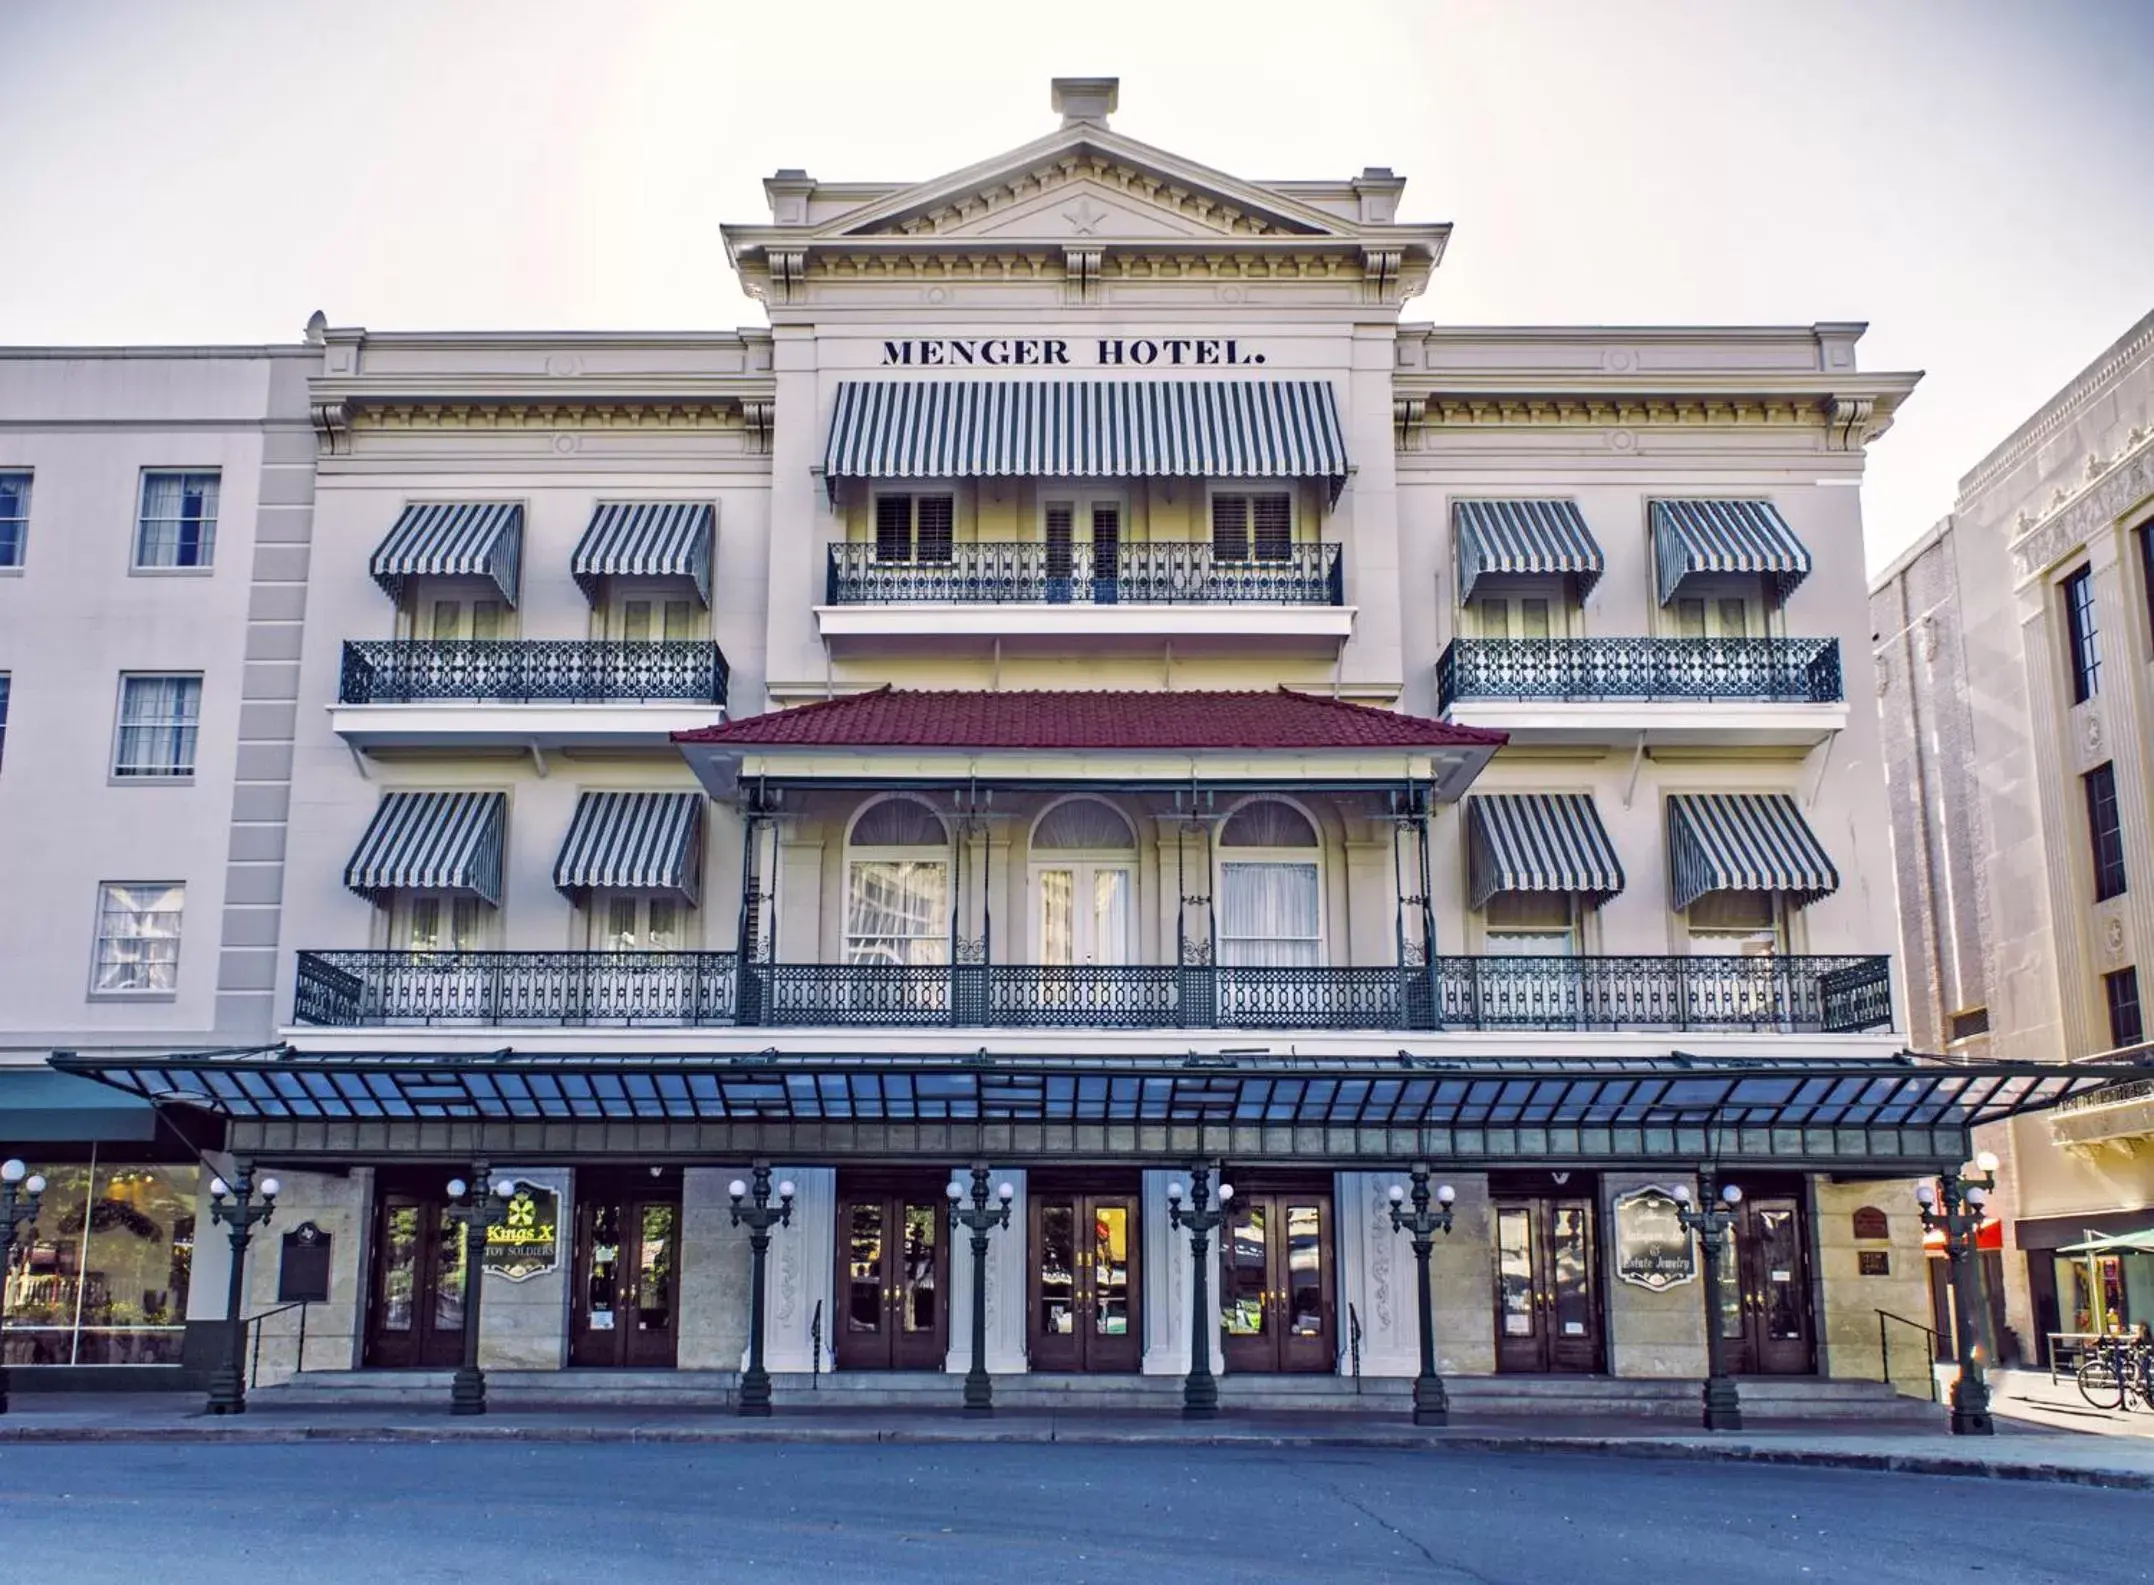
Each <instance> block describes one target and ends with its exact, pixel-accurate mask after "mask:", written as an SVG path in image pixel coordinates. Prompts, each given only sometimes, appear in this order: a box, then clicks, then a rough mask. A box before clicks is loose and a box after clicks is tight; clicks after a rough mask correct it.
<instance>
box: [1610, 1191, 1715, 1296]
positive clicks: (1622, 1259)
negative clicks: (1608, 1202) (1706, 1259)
mask: <svg viewBox="0 0 2154 1585" xmlns="http://www.w3.org/2000/svg"><path fill="white" fill-rule="evenodd" d="M1680 1210H1681V1207H1680V1206H1679V1205H1678V1204H1677V1203H1676V1199H1675V1196H1674V1195H1672V1194H1670V1193H1669V1192H1668V1191H1667V1190H1666V1189H1663V1188H1659V1187H1654V1186H1649V1187H1646V1188H1643V1189H1633V1190H1632V1191H1631V1192H1630V1193H1628V1194H1619V1195H1617V1196H1616V1201H1615V1263H1616V1275H1617V1276H1618V1277H1620V1278H1622V1280H1623V1281H1625V1282H1628V1283H1631V1284H1633V1285H1634V1286H1636V1287H1640V1288H1649V1289H1651V1290H1652V1291H1653V1292H1655V1293H1661V1292H1664V1291H1665V1290H1667V1289H1669V1288H1673V1287H1675V1286H1676V1285H1677V1284H1679V1283H1685V1282H1690V1281H1693V1280H1694V1279H1695V1278H1696V1277H1697V1275H1698V1262H1697V1255H1696V1252H1695V1251H1694V1249H1693V1248H1692V1245H1691V1242H1690V1232H1689V1230H1688V1229H1687V1228H1685V1227H1684V1226H1683V1223H1682V1218H1681V1217H1680V1216H1679V1215H1678V1214H1677V1213H1678V1212H1679V1211H1680Z"/></svg>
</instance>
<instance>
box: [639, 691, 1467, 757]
mask: <svg viewBox="0 0 2154 1585" xmlns="http://www.w3.org/2000/svg"><path fill="white" fill-rule="evenodd" d="M673 740H674V741H675V742H676V743H682V744H703V745H707V746H720V747H737V748H764V749H785V748H852V749H863V748H920V749H1014V750H1040V751H1057V750H1060V751H1064V752H1087V753H1096V752H1100V751H1103V750H1105V751H1114V750H1121V751H1124V752H1132V753H1143V752H1159V751H1170V752H1171V751H1177V750H1187V749H1210V750H1237V749H1239V750H1250V751H1264V750H1287V751H1293V750H1315V749H1328V750H1349V751H1351V750H1356V749H1361V750H1385V749H1403V750H1412V751H1422V752H1426V751H1428V750H1432V749H1494V748H1500V747H1501V746H1502V745H1503V744H1504V742H1505V741H1506V740H1507V737H1506V734H1504V733H1502V732H1492V731H1488V730H1485V729H1482V728H1478V727H1466V726H1452V725H1450V724H1449V723H1447V722H1443V721H1431V720H1429V719H1427V718H1426V717H1423V716H1412V715H1400V714H1398V713H1397V712H1396V711H1392V710H1379V709H1375V708H1373V707H1371V706H1369V705H1359V704H1347V703H1345V702H1343V701H1341V700H1337V699H1323V698H1318V697H1316V696H1315V695H1312V694H1305V693H1295V692H1293V691H1292V690H1291V689H1287V688H1280V689H1278V690H1276V691H1274V692H1264V691H1261V690H1254V689H1252V690H1249V691H1246V692H1233V693H1163V692H1162V693H1116V692H1098V693H1085V692H1053V693H1050V692H1037V693H1034V692H1011V693H983V692H954V691H953V692H925V691H913V690H909V689H906V690H901V689H896V688H890V687H883V688H878V689H876V690H875V691H874V692H872V693H862V694H854V695H852V696H851V697H849V698H844V699H830V700H825V701H823V702H821V703H817V704H807V705H800V706H798V707H796V708H794V709H791V710H774V711H771V712H770V713H768V714H766V715H757V716H749V717H747V718H745V719H743V720H739V721H729V722H726V723H725V724H724V725H722V726H713V727H702V728H699V729H697V730H695V731H690V732H676V733H674V734H673Z"/></svg>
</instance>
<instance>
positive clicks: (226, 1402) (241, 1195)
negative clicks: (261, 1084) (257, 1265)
mask: <svg viewBox="0 0 2154 1585" xmlns="http://www.w3.org/2000/svg"><path fill="white" fill-rule="evenodd" d="M232 1166H233V1168H234V1171H233V1173H232V1181H231V1182H230V1183H226V1182H225V1181H224V1179H222V1178H212V1179H210V1180H209V1219H210V1220H211V1221H212V1222H222V1223H224V1225H225V1228H226V1233H225V1236H226V1237H227V1238H229V1239H230V1240H231V1241H232V1272H231V1280H230V1282H229V1284H228V1285H227V1286H226V1288H225V1292H224V1359H223V1362H222V1363H220V1364H219V1365H218V1366H217V1368H216V1369H215V1370H214V1371H212V1372H211V1373H210V1378H209V1405H208V1408H209V1412H210V1413H211V1414H245V1413H246V1412H247V1378H246V1377H245V1375H243V1374H242V1373H241V1371H240V1368H239V1360H240V1345H241V1341H242V1339H241V1333H242V1332H243V1331H244V1329H245V1327H246V1323H245V1322H244V1321H242V1320H241V1319H240V1310H241V1308H242V1306H243V1305H244V1304H245V1301H246V1280H247V1242H248V1240H249V1239H251V1238H253V1237H254V1229H255V1227H256V1226H257V1225H258V1224H260V1223H263V1222H266V1221H268V1220H269V1219H270V1217H271V1216H272V1215H274V1214H275V1212H276V1209H277V1189H278V1183H277V1180H276V1179H275V1178H264V1179H263V1180H262V1184H261V1197H260V1198H259V1199H257V1198H256V1197H255V1184H254V1163H253V1162H251V1161H238V1160H235V1161H234V1162H233V1163H232Z"/></svg>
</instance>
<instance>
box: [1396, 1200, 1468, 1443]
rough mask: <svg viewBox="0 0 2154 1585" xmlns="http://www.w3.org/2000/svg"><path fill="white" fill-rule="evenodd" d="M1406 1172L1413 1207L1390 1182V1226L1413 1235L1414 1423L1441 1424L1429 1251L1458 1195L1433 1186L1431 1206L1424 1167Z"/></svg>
mask: <svg viewBox="0 0 2154 1585" xmlns="http://www.w3.org/2000/svg"><path fill="white" fill-rule="evenodd" d="M1407 1175H1408V1176H1409V1177H1410V1178H1412V1180H1413V1185H1414V1187H1413V1202H1414V1208H1413V1209H1412V1210H1411V1211H1408V1210H1407V1209H1406V1197H1407V1196H1406V1189H1405V1188H1404V1186H1402V1185H1400V1184H1396V1183H1394V1184H1393V1185H1392V1186H1391V1230H1392V1232H1394V1233H1412V1234H1413V1235H1414V1265H1415V1267H1416V1276H1417V1278H1418V1281H1417V1282H1416V1284H1415V1287H1416V1290H1417V1291H1418V1293H1419V1295H1420V1304H1421V1309H1420V1315H1421V1374H1420V1375H1418V1376H1416V1377H1415V1378H1414V1424H1415V1425H1444V1424H1446V1423H1448V1422H1449V1420H1450V1418H1451V1403H1450V1399H1449V1397H1448V1396H1447V1395H1446V1394H1445V1392H1444V1387H1443V1378H1442V1377H1441V1376H1439V1375H1437V1374H1436V1318H1435V1305H1434V1302H1433V1301H1432V1300H1431V1298H1430V1297H1429V1254H1430V1252H1431V1251H1432V1250H1434V1248H1435V1247H1436V1239H1435V1235H1436V1234H1438V1233H1448V1232H1450V1231H1451V1207H1452V1205H1453V1203H1454V1202H1455V1201H1456V1200H1457V1199H1458V1190H1456V1189H1454V1188H1452V1187H1451V1185H1450V1184H1448V1183H1446V1184H1444V1185H1442V1186H1441V1187H1440V1188H1438V1189H1437V1190H1436V1196H1435V1197H1436V1208H1435V1209H1434V1210H1431V1209H1430V1208H1429V1169H1428V1167H1427V1166H1426V1165H1425V1164H1424V1163H1422V1162H1418V1161H1417V1162H1415V1163H1414V1164H1413V1166H1412V1167H1410V1168H1409V1169H1407Z"/></svg>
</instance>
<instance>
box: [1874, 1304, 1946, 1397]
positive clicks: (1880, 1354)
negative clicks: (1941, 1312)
mask: <svg viewBox="0 0 2154 1585" xmlns="http://www.w3.org/2000/svg"><path fill="white" fill-rule="evenodd" d="M1888 1321H1897V1322H1898V1323H1899V1324H1900V1325H1902V1326H1911V1327H1913V1328H1914V1329H1915V1330H1916V1331H1918V1332H1920V1333H1921V1334H1922V1335H1923V1336H1924V1337H1925V1338H1927V1339H1928V1340H1929V1347H1928V1348H1927V1349H1925V1350H1924V1351H1923V1355H1922V1379H1923V1380H1924V1381H1926V1382H1927V1383H1929V1388H1930V1402H1932V1403H1935V1402H1936V1401H1937V1329H1936V1328H1935V1327H1934V1326H1924V1325H1923V1324H1922V1323H1921V1322H1920V1321H1914V1320H1910V1319H1908V1318H1907V1317H1906V1316H1904V1315H1898V1314H1895V1313H1894V1312H1893V1311H1891V1310H1879V1311H1878V1312H1877V1358H1878V1366H1879V1372H1880V1375H1881V1377H1882V1379H1883V1381H1884V1383H1885V1385H1886V1386H1888V1387H1892V1332H1891V1329H1890V1328H1889V1327H1887V1325H1886V1324H1885V1323H1886V1322H1888ZM1893 1391H1895V1392H1897V1391H1899V1389H1898V1388H1897V1387H1893Z"/></svg>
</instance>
